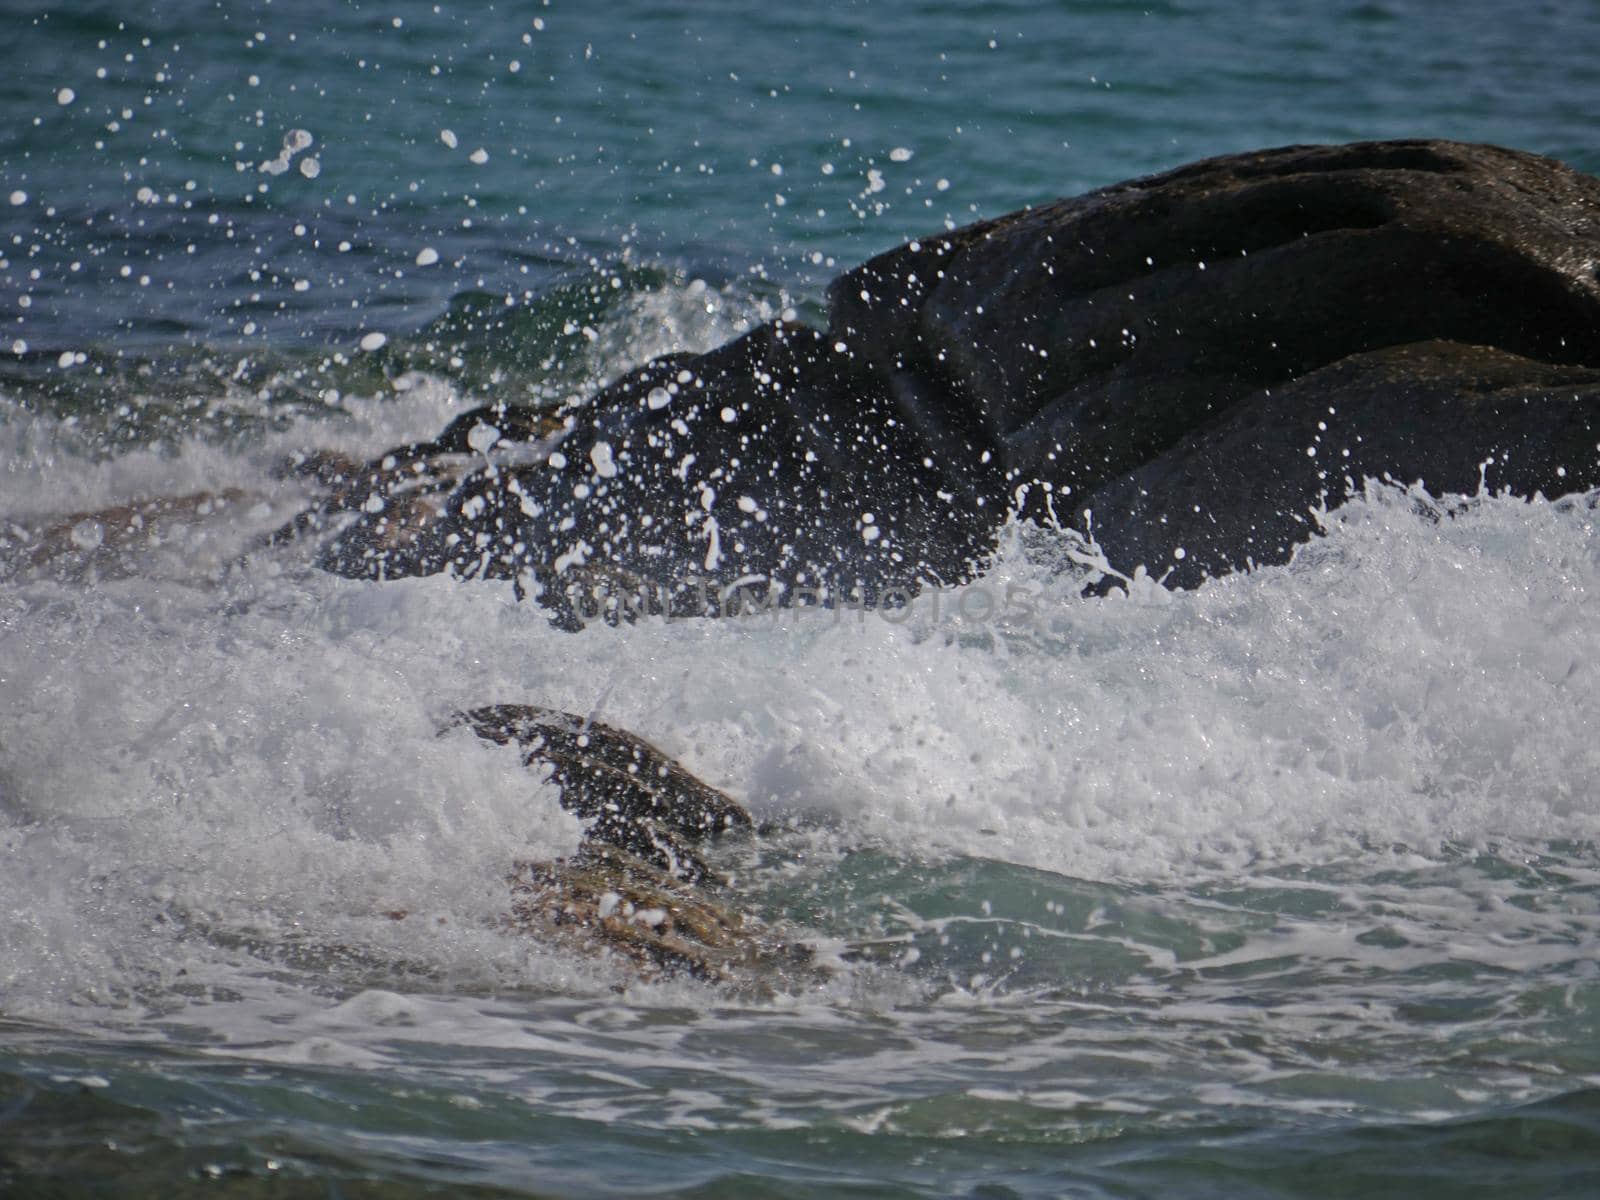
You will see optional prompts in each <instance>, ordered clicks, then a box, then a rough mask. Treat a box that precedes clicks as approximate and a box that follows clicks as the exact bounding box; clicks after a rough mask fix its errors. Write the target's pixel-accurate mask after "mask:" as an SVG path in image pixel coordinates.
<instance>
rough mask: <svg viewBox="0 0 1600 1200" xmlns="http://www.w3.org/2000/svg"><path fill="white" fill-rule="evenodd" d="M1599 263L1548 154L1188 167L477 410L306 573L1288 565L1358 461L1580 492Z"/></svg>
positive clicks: (556, 576)
mask: <svg viewBox="0 0 1600 1200" xmlns="http://www.w3.org/2000/svg"><path fill="white" fill-rule="evenodd" d="M1597 272H1600V181H1597V180H1595V179H1592V178H1589V177H1587V176H1584V175H1580V174H1578V173H1576V172H1574V171H1572V170H1570V169H1568V168H1566V167H1564V166H1562V165H1561V164H1559V163H1555V162H1552V161H1550V160H1548V159H1542V158H1538V157H1535V156H1533V155H1528V154H1522V153H1518V152H1516V151H1511V150H1503V149H1499V148H1495V147H1490V146H1472V145H1461V144H1456V143H1449V142H1437V141H1408V142H1387V143H1372V144H1358V145H1350V146H1333V147H1289V148H1286V149H1281V150H1271V151H1264V152H1261V153H1258V154H1245V155H1235V156H1231V157H1227V158H1218V159H1212V160H1208V161H1206V162H1201V163H1197V164H1194V165H1192V166H1188V167H1184V168H1182V169H1180V170H1177V171H1172V172H1169V173H1167V174H1163V175H1157V176H1153V177H1150V178H1148V179H1142V180H1137V181H1134V182H1131V183H1126V184H1120V185H1117V186H1115V187H1111V188H1107V189H1104V190H1102V191H1099V192H1094V193H1091V194H1089V195H1087V196H1083V197H1080V198H1077V199H1072V200H1063V201H1058V202H1056V203H1053V204H1049V205H1046V206H1043V207H1039V208H1035V209H1031V210H1026V211H1023V212H1020V213H1014V214H1011V215H1010V216H1006V217H1001V218H999V219H997V220H993V221H987V222H982V223H980V224H977V225H973V226H969V227H967V228H965V229H960V230H956V231H954V232H949V233H941V234H937V235H934V236H932V237H929V238H927V239H924V240H921V241H916V242H911V243H909V244H907V245H905V246H902V247H900V248H898V249H896V250H893V251H890V252H889V253H887V254H884V255H881V256H879V257H877V258H875V259H872V260H871V261H869V262H867V263H865V264H864V265H862V266H861V267H859V268H857V269H856V270H854V271H852V272H850V273H848V274H846V275H845V276H843V277H841V278H840V279H839V280H838V281H837V282H836V283H835V284H834V286H833V288H832V289H831V291H830V296H829V299H830V329H829V331H828V332H826V333H818V332H815V331H812V330H809V329H805V328H803V327H799V326H795V325H789V324H780V325H773V326H766V327H763V328H761V329H758V330H756V331H754V332H753V333H751V334H749V335H747V336H745V337H743V338H741V339H739V340H738V341H736V342H733V343H731V344H729V345H727V346H724V347H722V348H720V349H718V350H714V351H712V352H711V353H709V354H706V355H701V356H698V357H691V356H672V357H670V358H668V359H663V360H658V361H657V362H655V363H651V364H647V365H646V366H644V367H642V368H640V369H638V370H636V371H634V372H632V373H630V374H629V375H628V376H626V377H624V378H623V379H621V380H619V381H618V382H617V383H615V384H613V385H612V386H611V387H608V388H607V389H605V390H604V391H602V392H601V393H599V394H598V395H596V396H595V397H593V398H592V399H591V400H590V401H589V402H588V403H587V404H586V405H584V406H581V407H579V408H577V409H574V410H573V411H572V412H570V413H567V414H564V419H563V422H562V425H561V427H560V428H559V429H557V428H556V426H555V425H554V424H553V423H552V422H551V419H550V417H549V414H530V413H529V412H527V411H526V410H517V409H486V410H481V411H480V412H477V413H474V414H469V415H468V417H466V418H463V419H462V420H461V421H458V422H457V423H456V424H455V425H454V426H452V429H451V430H449V431H447V433H446V436H445V437H443V438H441V440H440V441H439V442H436V443H429V444H424V445H421V446H412V447H405V448H402V449H401V450H399V451H396V452H395V453H394V454H393V455H391V456H389V457H388V458H387V459H385V460H380V461H379V462H378V463H375V464H368V465H365V466H363V467H360V468H352V469H351V470H350V471H348V472H345V473H344V475H343V477H342V478H341V479H340V480H339V482H338V486H336V487H335V488H334V489H333V491H332V493H331V497H332V498H331V499H330V501H329V503H328V504H326V505H325V506H324V507H323V508H322V509H321V510H319V511H318V512H316V513H313V514H310V515H308V518H307V519H306V521H305V522H303V523H302V525H304V526H310V527H315V528H323V529H327V530H330V531H332V532H333V533H334V534H335V536H334V537H333V538H332V540H331V541H330V542H329V543H328V545H327V548H326V549H325V551H324V553H323V562H324V565H326V566H328V567H330V568H331V569H334V570H338V571H341V572H345V573H349V574H358V575H371V576H384V575H396V574H414V573H419V572H429V571H438V570H444V569H451V570H454V571H457V572H459V573H461V574H464V575H486V576H498V577H506V578H516V579H519V580H520V581H522V583H523V584H524V585H525V586H528V587H529V588H530V589H538V590H539V591H540V592H541V593H542V595H543V598H544V600H545V602H546V603H549V604H551V605H552V607H554V608H555V609H557V611H559V612H562V613H563V614H564V615H566V616H567V617H568V618H573V619H578V618H581V617H582V616H583V615H584V613H583V611H582V609H583V597H582V595H581V593H583V592H585V591H588V590H591V589H595V588H599V589H602V590H607V591H610V592H612V593H613V595H615V594H618V593H627V592H628V591H629V589H638V588H641V587H645V586H649V587H652V588H655V589H657V590H656V591H654V592H653V593H652V599H653V600H654V601H655V603H657V604H660V602H661V598H662V595H663V589H664V591H665V593H666V594H667V600H666V605H665V606H666V607H669V608H670V609H671V610H672V611H676V612H697V611H718V610H719V606H720V604H721V603H722V602H723V601H722V599H721V597H719V595H718V590H719V589H722V590H726V589H728V588H730V587H733V586H735V585H738V584H741V583H746V584H753V585H754V586H755V587H757V588H758V589H761V588H768V589H771V590H772V591H773V592H775V593H781V595H782V597H783V598H784V599H785V600H793V599H794V598H795V597H796V596H797V595H799V594H801V592H802V591H803V590H804V589H815V588H821V589H823V590H825V591H826V592H827V594H828V596H829V597H830V598H832V597H836V596H838V595H839V594H840V593H857V594H859V595H860V596H861V597H862V598H863V599H865V600H867V601H869V602H888V603H892V602H893V600H894V597H895V594H896V593H901V594H903V593H905V592H907V591H909V590H912V589H914V588H915V587H917V586H918V585H919V584H920V583H922V582H925V581H928V580H939V581H944V582H951V581H956V580H960V579H963V578H965V577H967V576H968V575H970V573H971V572H972V571H973V570H974V569H975V568H976V567H977V565H978V564H980V563H981V561H982V559H983V557H984V555H985V554H986V553H987V552H988V550H989V549H990V548H991V546H992V544H993V538H994V535H995V532H996V531H997V529H998V527H999V525H1000V524H1001V523H1002V522H1003V520H1004V518H1005V517H1006V515H1007V514H1008V513H1009V512H1011V511H1019V512H1020V513H1021V514H1022V515H1024V516H1026V517H1030V518H1035V519H1052V520H1055V519H1059V520H1062V521H1065V522H1071V523H1075V524H1079V525H1086V524H1087V523H1088V521H1089V520H1090V517H1091V514H1092V521H1093V528H1094V531H1095V533H1096V536H1097V537H1098V539H1099V540H1100V542H1101V544H1102V546H1103V547H1104V548H1105V549H1106V550H1107V551H1108V553H1109V556H1110V558H1111V561H1112V562H1113V563H1115V564H1116V565H1117V566H1119V567H1122V568H1124V569H1131V568H1132V567H1133V566H1135V565H1139V564H1144V565H1147V566H1149V567H1150V569H1151V570H1152V572H1153V573H1155V574H1157V575H1161V574H1163V573H1164V572H1166V571H1167V569H1168V568H1173V569H1172V571H1171V573H1170V574H1168V575H1167V578H1168V579H1169V582H1172V583H1176V584H1192V583H1195V582H1198V581H1199V580H1200V579H1202V578H1204V577H1205V575H1207V574H1214V573H1216V572H1219V571H1224V570H1229V569H1234V568H1238V567H1241V566H1244V565H1248V564H1250V563H1267V562H1279V561H1283V560H1284V559H1285V558H1286V557H1287V556H1288V554H1289V553H1290V551H1291V549H1292V547H1293V545H1294V544H1296V543H1298V542H1299V541H1301V540H1304V538H1305V537H1306V536H1308V535H1309V534H1310V533H1311V532H1312V531H1313V529H1314V527H1315V526H1314V522H1313V521H1312V520H1311V518H1310V516H1309V510H1310V509H1311V508H1312V507H1314V506H1320V505H1327V506H1330V507H1331V506H1335V505H1337V504H1338V503H1339V502H1341V501H1342V500H1343V498H1344V497H1345V495H1346V493H1347V491H1348V490H1349V489H1350V487H1351V486H1357V487H1358V486H1359V485H1360V483H1361V481H1362V478H1363V477H1365V476H1377V477H1382V476H1385V475H1387V476H1392V477H1394V478H1396V479H1399V480H1401V481H1404V482H1410V481H1412V480H1415V479H1419V478H1420V479H1423V480H1425V481H1426V482H1427V484H1428V486H1429V487H1430V488H1431V489H1432V490H1434V491H1435V492H1443V491H1472V490H1475V489H1476V488H1477V487H1478V485H1479V479H1480V466H1482V465H1483V464H1485V463H1486V461H1487V460H1489V459H1491V458H1493V459H1494V460H1495V462H1494V464H1493V466H1492V468H1490V469H1489V471H1488V473H1487V481H1488V483H1489V484H1490V486H1491V487H1494V486H1504V487H1509V488H1511V489H1512V490H1514V491H1516V492H1518V493H1520V494H1531V493H1533V492H1535V491H1542V492H1544V493H1546V494H1547V495H1548V494H1551V493H1554V492H1562V491H1571V490H1577V489H1584V488H1590V487H1594V486H1596V485H1597V484H1600V454H1597V453H1596V441H1597V440H1600V439H1597V438H1596V437H1595V435H1594V432H1593V427H1594V426H1596V424H1597V423H1600V278H1597ZM491 443H492V444H491ZM1312 451H1315V453H1311V452H1312ZM1346 451H1348V452H1349V453H1348V455H1347V454H1346ZM1180 548H1181V549H1182V551H1183V554H1182V556H1181V557H1179V556H1178V554H1177V552H1178V550H1179V549H1180ZM813 598H814V596H813Z"/></svg>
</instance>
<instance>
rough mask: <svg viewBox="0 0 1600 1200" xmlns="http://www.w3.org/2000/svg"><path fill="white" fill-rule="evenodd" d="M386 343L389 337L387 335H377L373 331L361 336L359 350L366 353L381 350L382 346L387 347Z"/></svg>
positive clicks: (377, 333)
mask: <svg viewBox="0 0 1600 1200" xmlns="http://www.w3.org/2000/svg"><path fill="white" fill-rule="evenodd" d="M388 342H389V336H388V335H387V334H384V333H379V332H377V331H376V330H374V331H373V332H371V333H367V334H363V335H362V337H361V348H362V349H363V350H367V351H372V350H381V349H383V347H384V346H386V345H388Z"/></svg>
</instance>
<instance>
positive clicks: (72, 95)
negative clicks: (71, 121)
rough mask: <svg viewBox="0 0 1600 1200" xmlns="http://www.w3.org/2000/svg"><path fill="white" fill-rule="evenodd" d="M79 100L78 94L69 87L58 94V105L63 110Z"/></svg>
mask: <svg viewBox="0 0 1600 1200" xmlns="http://www.w3.org/2000/svg"><path fill="white" fill-rule="evenodd" d="M77 98H78V93H77V92H75V91H73V90H72V89H71V88H69V87H64V88H62V89H61V90H60V91H58V92H57V93H56V103H57V104H59V105H61V107H62V108H65V107H67V105H69V104H71V103H72V102H73V101H74V100H76V99H77Z"/></svg>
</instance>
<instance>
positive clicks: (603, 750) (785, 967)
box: [458, 704, 825, 991]
mask: <svg viewBox="0 0 1600 1200" xmlns="http://www.w3.org/2000/svg"><path fill="white" fill-rule="evenodd" d="M458 723H459V724H463V725H466V726H467V727H468V728H469V729H471V730H472V731H473V732H475V733H476V734H477V735H478V736H479V737H482V738H484V739H486V740H488V741H492V742H495V743H498V744H500V745H510V744H515V745H517V746H519V747H520V748H521V749H522V750H523V762H524V764H525V765H527V766H529V767H541V766H542V767H548V768H549V771H550V774H549V779H550V780H551V781H552V782H554V783H555V784H556V786H557V787H558V788H560V791H561V803H562V806H563V807H564V808H566V809H568V810H569V811H570V812H573V813H576V814H577V815H578V816H580V817H583V818H585V819H586V821H587V822H588V824H587V825H586V827H585V831H584V839H583V843H582V845H581V847H580V849H579V851H578V853H577V854H576V855H574V856H573V857H572V858H571V859H569V860H565V861H560V862H544V863H534V862H518V863H517V864H516V866H515V869H514V870H513V873H512V875H511V878H510V881H509V882H510V886H511V897H512V900H511V911H510V914H509V916H508V918H507V919H508V921H509V923H510V924H511V925H512V926H513V927H515V928H517V929H521V930H523V931H525V932H528V933H532V934H535V935H537V936H539V937H541V938H543V939H545V940H548V941H551V942H553V943H555V944H560V945H565V946H568V947H570V948H573V949H577V950H580V951H588V952H595V951H601V952H608V953H611V954H614V955H617V956H619V957H620V958H622V959H623V960H624V961H626V962H628V963H629V964H630V965H631V966H632V967H633V968H634V969H636V970H637V971H639V972H640V973H641V975H642V976H643V977H645V978H661V977H664V976H668V975H672V974H677V973H685V974H688V975H691V976H694V977H696V978H700V979H706V980H711V981H716V982H724V983H731V984H735V985H738V986H741V987H747V988H753V989H755V990H757V991H775V990H781V989H783V988H785V987H789V986H792V985H795V984H799V983H803V982H808V981H815V980H817V979H820V978H822V977H823V975H824V974H825V972H824V971H823V970H822V969H821V968H819V967H818V966H817V965H816V963H815V962H814V959H813V954H812V951H811V949H810V947H809V946H808V945H807V944H806V943H805V942H804V941H802V940H800V939H799V938H798V937H796V936H794V935H792V934H786V933H784V932H783V931H781V930H778V929H775V928H773V927H772V926H770V925H768V924H766V923H765V922H763V921H761V920H760V919H759V918H758V917H757V916H755V915H754V914H753V913H751V912H749V911H748V908H747V905H745V904H744V903H743V902H742V901H741V900H740V899H739V897H738V896H737V894H736V893H735V892H734V891H733V889H732V888H730V886H729V885H728V881H727V880H725V879H723V878H722V877H720V876H719V875H718V874H717V873H716V872H714V871H713V870H711V869H710V868H709V867H708V866H707V865H706V863H705V861H704V859H703V857H702V851H703V849H704V847H705V846H706V845H708V844H709V843H710V842H712V841H713V840H715V839H716V838H718V837H722V836H727V835H745V836H749V835H750V834H751V832H752V824H751V820H750V816H749V814H748V813H747V812H745V810H744V808H743V807H742V806H741V805H740V804H739V803H738V802H737V801H735V800H734V799H732V798H731V797H729V796H727V795H726V794H724V793H722V792H720V791H718V790H717V789H716V788H713V787H712V786H711V785H710V784H707V783H705V782H704V781H702V780H700V779H698V778H696V777H695V776H694V775H692V774H691V773H690V772H689V771H687V770H685V769H684V768H683V766H682V765H680V764H679V763H677V762H675V761H673V760H672V759H670V758H668V757H667V756H666V755H665V754H663V753H662V752H661V751H660V750H658V749H656V748H655V747H654V746H652V745H651V744H650V743H649V742H646V741H645V740H644V739H642V738H640V737H637V736H635V735H634V734H631V733H628V732H626V731H625V730H621V729H617V728H615V727H613V726H610V725H606V724H603V723H601V722H598V721H590V720H585V719H583V718H581V717H577V716H574V715H573V714H571V713H565V712H560V711H558V710H556V709H548V708H540V707H537V706H533V705H523V704H498V705H489V706H486V707H483V708H477V709H473V710H471V711H470V712H467V713H463V714H461V716H460V717H459V718H458Z"/></svg>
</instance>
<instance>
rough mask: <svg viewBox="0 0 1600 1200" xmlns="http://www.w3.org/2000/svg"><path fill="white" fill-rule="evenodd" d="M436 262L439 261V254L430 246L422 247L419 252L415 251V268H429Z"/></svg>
mask: <svg viewBox="0 0 1600 1200" xmlns="http://www.w3.org/2000/svg"><path fill="white" fill-rule="evenodd" d="M438 261H439V252H438V251H437V250H435V249H434V248H433V247H432V246H424V247H423V248H422V249H421V250H418V251H417V259H416V262H417V266H419V267H431V266H433V264H434V263H436V262H438Z"/></svg>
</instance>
